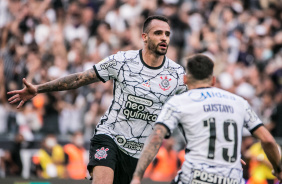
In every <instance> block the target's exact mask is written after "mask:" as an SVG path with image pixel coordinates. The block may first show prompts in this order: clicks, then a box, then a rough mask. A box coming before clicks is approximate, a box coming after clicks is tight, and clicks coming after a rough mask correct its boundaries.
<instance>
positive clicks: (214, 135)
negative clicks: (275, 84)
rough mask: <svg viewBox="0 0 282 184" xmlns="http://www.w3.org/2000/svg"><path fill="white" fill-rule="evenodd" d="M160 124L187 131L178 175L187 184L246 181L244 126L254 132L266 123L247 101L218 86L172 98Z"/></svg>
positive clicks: (163, 112) (236, 183) (193, 90)
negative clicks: (244, 179)
mask: <svg viewBox="0 0 282 184" xmlns="http://www.w3.org/2000/svg"><path fill="white" fill-rule="evenodd" d="M157 123H160V124H163V125H165V126H166V127H167V128H168V130H169V134H171V133H172V131H173V129H174V128H175V127H176V126H179V127H180V129H181V130H182V132H183V134H184V137H185V139H186V142H187V145H186V150H185V151H186V154H185V161H184V163H183V165H182V169H181V171H180V172H179V174H178V176H177V178H176V180H179V181H181V182H179V183H183V184H184V183H185V184H186V183H187V184H190V183H197V184H203V183H205V184H208V183H214V184H215V183H220V184H229V183H232V184H238V183H242V182H243V179H242V166H241V162H240V159H241V153H240V151H241V142H242V129H243V127H246V128H247V129H248V130H249V131H250V132H252V131H254V130H256V129H257V128H258V127H260V126H261V125H262V122H261V121H260V119H259V118H258V117H257V115H256V114H255V113H254V111H253V110H252V109H251V108H250V105H249V104H248V102H247V101H246V100H244V99H243V98H241V97H239V96H237V95H234V94H232V93H230V92H227V91H224V90H221V89H218V88H215V87H211V88H199V89H192V90H189V91H188V92H186V93H183V94H181V95H176V96H174V97H172V98H171V99H170V100H169V101H168V102H167V103H166V104H165V105H164V107H163V110H162V111H161V113H160V115H159V117H158V120H157ZM167 136H169V135H167Z"/></svg>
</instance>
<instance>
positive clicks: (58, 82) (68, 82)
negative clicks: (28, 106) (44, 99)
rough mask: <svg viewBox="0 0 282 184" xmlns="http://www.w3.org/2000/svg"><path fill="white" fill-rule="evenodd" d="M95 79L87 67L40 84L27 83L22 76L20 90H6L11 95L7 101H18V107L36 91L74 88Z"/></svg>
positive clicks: (92, 81) (36, 92)
mask: <svg viewBox="0 0 282 184" xmlns="http://www.w3.org/2000/svg"><path fill="white" fill-rule="evenodd" d="M97 81H100V80H99V79H98V77H97V76H96V73H95V71H94V69H89V70H86V71H85V72H80V73H75V74H71V75H68V76H65V77H62V78H59V79H55V80H53V81H50V82H46V83H44V84H40V85H32V84H31V83H28V82H27V81H26V79H25V78H24V79H23V83H24V85H25V87H24V88H23V89H21V90H15V91H10V92H8V94H9V95H13V96H12V97H11V98H9V99H8V101H9V102H10V103H16V102H19V101H20V103H19V105H18V107H17V108H20V107H21V106H22V105H23V104H24V103H25V102H26V101H28V100H30V99H32V98H33V97H35V96H36V95H37V94H38V93H46V92H52V91H64V90H70V89H76V88H78V87H81V86H84V85H88V84H90V83H94V82H97Z"/></svg>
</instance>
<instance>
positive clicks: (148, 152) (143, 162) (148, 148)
mask: <svg viewBox="0 0 282 184" xmlns="http://www.w3.org/2000/svg"><path fill="white" fill-rule="evenodd" d="M166 134H167V129H166V127H164V126H163V125H160V124H156V125H155V127H154V131H153V132H152V134H151V135H150V136H149V138H148V140H147V141H146V144H145V147H144V149H143V151H142V153H141V157H140V159H139V161H138V164H137V167H136V169H135V172H134V174H133V179H132V181H131V184H140V183H141V179H142V177H143V175H144V172H145V170H146V168H147V167H148V166H149V164H150V163H151V162H152V161H153V159H154V158H155V156H156V155H157V153H158V151H159V148H160V147H161V145H162V142H163V139H164V137H165V135H166Z"/></svg>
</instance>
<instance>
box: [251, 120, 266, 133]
mask: <svg viewBox="0 0 282 184" xmlns="http://www.w3.org/2000/svg"><path fill="white" fill-rule="evenodd" d="M261 126H263V124H262V123H261V124H258V125H257V126H255V127H254V128H253V129H252V130H250V132H251V134H253V133H254V131H256V130H257V129H258V128H259V127H261Z"/></svg>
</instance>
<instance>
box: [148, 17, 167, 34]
mask: <svg viewBox="0 0 282 184" xmlns="http://www.w3.org/2000/svg"><path fill="white" fill-rule="evenodd" d="M155 19H156V20H160V21H163V22H166V23H167V24H168V19H167V18H166V17H164V16H161V15H152V16H149V17H148V18H147V19H146V20H145V22H144V24H143V33H147V32H148V30H147V28H148V27H149V25H150V23H151V22H152V20H155Z"/></svg>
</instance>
